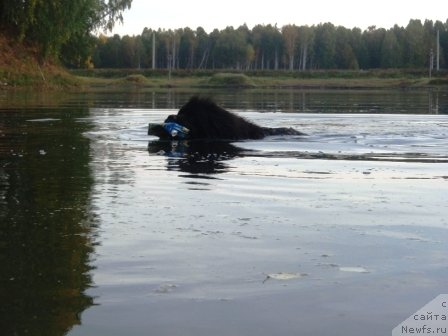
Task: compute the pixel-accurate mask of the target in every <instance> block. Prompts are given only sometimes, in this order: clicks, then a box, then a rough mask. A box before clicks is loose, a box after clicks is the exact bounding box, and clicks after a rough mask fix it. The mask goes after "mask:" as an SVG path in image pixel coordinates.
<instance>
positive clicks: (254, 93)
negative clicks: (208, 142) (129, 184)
mask: <svg viewBox="0 0 448 336" xmlns="http://www.w3.org/2000/svg"><path fill="white" fill-rule="evenodd" d="M195 94H200V95H205V96H210V97H212V98H213V99H215V100H216V102H217V103H219V104H223V105H225V106H226V107H227V108H229V109H236V110H245V111H251V110H252V111H261V112H264V111H267V112H306V113H393V114H395V113H407V114H447V113H448V92H447V91H446V90H439V89H428V90H410V89H407V90H397V89H388V90H384V89H383V90H381V89H378V90H296V89H276V90H265V89H252V90H202V89H201V90H200V89H197V90H194V89H191V90H185V89H182V90H180V89H179V90H157V91H146V90H130V91H119V92H114V91H107V92H90V93H76V94H61V93H56V94H51V93H49V94H45V95H40V94H35V93H29V92H2V91H0V107H2V106H7V107H11V106H19V107H20V106H30V105H33V106H40V107H45V108H46V107H49V106H68V107H77V106H79V105H80V104H81V105H82V106H86V105H88V106H89V107H92V108H94V107H101V108H106V107H113V108H145V109H178V108H179V107H180V106H182V105H183V104H184V103H185V102H186V101H187V100H188V99H189V98H190V97H191V96H192V95H195ZM80 102H82V103H80Z"/></svg>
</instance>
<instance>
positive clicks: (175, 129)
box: [163, 122, 190, 139]
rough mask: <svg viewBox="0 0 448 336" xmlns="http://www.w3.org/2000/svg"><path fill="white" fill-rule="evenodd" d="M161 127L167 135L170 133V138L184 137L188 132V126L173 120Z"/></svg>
mask: <svg viewBox="0 0 448 336" xmlns="http://www.w3.org/2000/svg"><path fill="white" fill-rule="evenodd" d="M163 128H164V129H165V131H167V132H168V134H169V135H171V137H172V138H176V139H185V138H187V137H188V132H190V130H189V129H188V128H186V127H184V126H182V125H179V124H178V123H175V122H167V123H164V124H163Z"/></svg>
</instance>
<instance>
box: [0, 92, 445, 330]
mask: <svg viewBox="0 0 448 336" xmlns="http://www.w3.org/2000/svg"><path fill="white" fill-rule="evenodd" d="M194 93H195V92H176V91H160V92H124V93H123V92H117V93H113V94H110V93H96V94H67V95H65V96H60V95H58V96H56V97H53V98H52V97H51V96H36V95H25V94H23V93H15V94H11V93H1V94H0V97H3V98H0V101H1V102H2V106H4V107H3V109H1V110H0V141H1V142H0V159H1V161H0V162H1V163H0V186H1V188H0V222H1V224H0V268H1V270H2V271H1V273H0V281H1V287H0V298H1V299H2V302H4V303H5V302H6V303H7V304H3V305H2V308H0V316H1V317H0V326H1V329H2V330H3V331H4V332H2V334H5V335H64V334H68V335H123V334H128V335H148V334H154V335H176V334H179V335H210V334H213V335H257V336H258V335H274V334H275V335H291V334H294V335H295V334H297V335H298V334H332V335H359V334H363V335H384V334H389V333H390V332H391V330H392V328H394V327H395V326H396V325H397V324H399V323H400V322H401V321H402V320H404V319H405V318H407V317H408V316H409V315H411V314H412V313H413V312H414V311H416V310H418V309H419V308H420V307H422V306H423V305H424V304H426V303H427V302H429V301H430V300H431V299H432V298H434V297H435V296H436V295H438V294H441V293H444V292H446V278H447V275H448V269H447V266H446V265H447V262H448V249H447V247H446V242H445V240H446V237H447V229H448V219H447V218H448V209H447V205H446V204H448V192H447V191H448V187H447V183H448V174H447V171H448V170H447V168H448V151H447V148H448V140H447V139H448V137H447V135H448V117H447V114H446V113H447V112H448V93H447V92H444V91H434V92H432V91H429V92H428V91H239V92H233V91H221V92H218V91H216V92H208V94H211V95H212V96H214V97H215V99H216V100H217V101H218V102H219V103H220V104H222V105H223V106H224V107H226V108H229V109H231V110H233V111H235V112H236V113H239V114H241V115H242V116H244V117H245V118H247V119H250V120H251V121H254V122H256V123H258V124H260V125H263V126H272V127H276V126H279V127H283V126H287V127H294V128H297V129H299V130H301V131H303V132H305V133H307V135H306V136H300V137H271V138H266V139H264V140H260V141H241V142H234V143H203V142H199V143H161V142H159V141H158V140H157V139H156V138H154V137H151V136H148V135H146V126H147V124H148V123H149V122H160V121H161V120H163V119H164V118H165V117H166V116H167V115H168V114H172V113H175V111H176V110H177V109H178V108H179V106H180V105H181V104H182V103H183V102H185V101H186V99H188V97H189V96H190V95H192V94H194ZM2 95H3V96H2Z"/></svg>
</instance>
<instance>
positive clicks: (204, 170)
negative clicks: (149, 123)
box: [148, 140, 243, 178]
mask: <svg viewBox="0 0 448 336" xmlns="http://www.w3.org/2000/svg"><path fill="white" fill-rule="evenodd" d="M242 151H243V149H242V148H239V147H237V146H235V145H233V144H232V143H229V142H226V141H207V140H192V141H150V142H149V143H148V152H149V153H151V154H159V155H164V156H166V157H167V158H168V160H167V170H175V171H181V172H185V173H188V174H189V175H188V177H192V176H193V177H194V176H196V177H199V178H211V177H210V176H203V175H214V174H219V173H224V172H226V171H227V170H228V166H227V164H226V163H225V161H227V160H231V159H233V158H235V157H236V156H239V155H240V154H241V153H242Z"/></svg>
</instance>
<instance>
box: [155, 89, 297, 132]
mask: <svg viewBox="0 0 448 336" xmlns="http://www.w3.org/2000/svg"><path fill="white" fill-rule="evenodd" d="M148 134H149V135H155V136H158V137H159V138H160V139H163V140H165V139H174V140H183V139H207V140H244V139H262V138H264V137H265V136H269V135H303V134H304V133H301V132H299V131H297V130H295V129H293V128H287V127H280V128H270V127H261V126H258V125H256V124H254V123H252V122H250V121H247V120H246V119H244V118H242V117H240V116H237V115H236V114H234V113H231V112H229V111H226V110H225V109H223V108H221V107H219V106H218V105H216V103H215V102H213V101H212V100H211V99H208V98H201V97H197V96H195V97H192V98H191V99H190V100H189V101H188V102H187V103H186V104H185V105H184V106H182V107H181V109H180V110H179V112H178V113H177V115H170V116H168V118H166V120H165V122H164V123H163V124H149V127H148Z"/></svg>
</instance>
